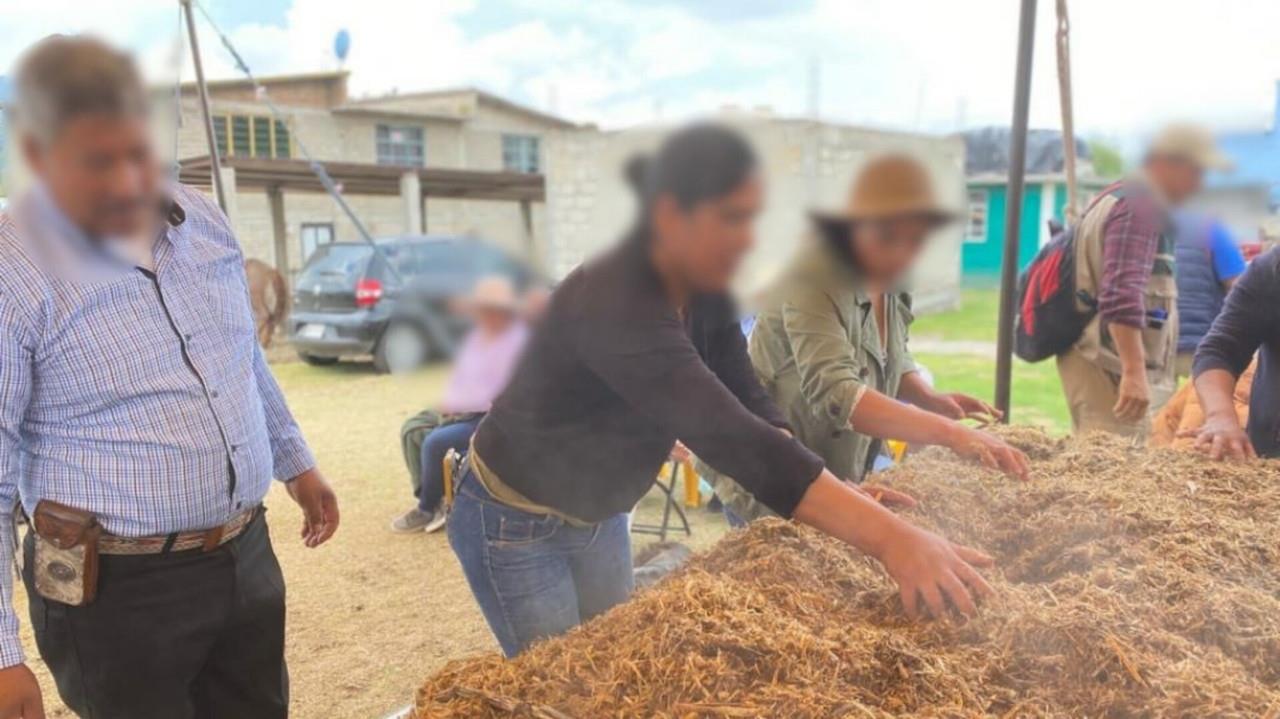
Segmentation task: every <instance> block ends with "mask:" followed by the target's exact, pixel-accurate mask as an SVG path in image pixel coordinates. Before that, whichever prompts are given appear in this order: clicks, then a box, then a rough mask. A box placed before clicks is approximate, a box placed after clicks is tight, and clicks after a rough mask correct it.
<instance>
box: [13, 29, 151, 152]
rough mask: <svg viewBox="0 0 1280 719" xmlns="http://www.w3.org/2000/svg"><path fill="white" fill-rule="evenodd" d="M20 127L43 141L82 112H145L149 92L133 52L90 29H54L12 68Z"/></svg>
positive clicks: (15, 114)
mask: <svg viewBox="0 0 1280 719" xmlns="http://www.w3.org/2000/svg"><path fill="white" fill-rule="evenodd" d="M14 89H15V94H14V102H13V104H12V106H11V107H10V111H11V113H12V116H13V119H14V120H15V124H16V125H17V127H18V128H19V129H20V130H21V131H23V132H29V133H33V134H35V135H37V136H38V137H40V138H41V139H42V140H44V141H49V140H52V139H53V138H55V137H56V136H57V134H58V132H59V131H60V130H61V129H62V128H63V127H64V126H65V125H66V123H67V122H68V121H69V120H71V119H73V118H75V117H78V116H81V115H89V114H105V115H113V116H126V115H138V116H145V115H146V114H147V113H148V111H149V98H148V92H147V88H146V85H145V83H144V82H143V80H142V75H141V73H140V72H139V71H138V66H137V64H136V63H135V62H134V59H133V56H132V55H130V54H128V53H126V52H122V51H120V50H117V49H116V48H114V47H112V46H111V45H109V44H107V43H106V42H104V41H102V40H99V39H98V38H95V37H91V36H88V35H50V36H49V37H46V38H45V39H43V40H41V41H40V42H38V43H36V44H35V45H33V46H31V48H30V49H28V50H27V51H26V52H25V53H24V54H23V55H22V58H21V59H20V60H19V61H18V65H17V69H16V71H15V73H14Z"/></svg>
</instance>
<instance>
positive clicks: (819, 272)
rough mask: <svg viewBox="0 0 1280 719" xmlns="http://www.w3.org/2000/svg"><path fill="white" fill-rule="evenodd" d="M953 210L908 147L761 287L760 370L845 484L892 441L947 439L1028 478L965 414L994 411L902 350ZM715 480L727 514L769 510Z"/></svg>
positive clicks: (755, 337) (756, 360) (804, 437)
mask: <svg viewBox="0 0 1280 719" xmlns="http://www.w3.org/2000/svg"><path fill="white" fill-rule="evenodd" d="M955 217H956V215H955V213H954V212H953V211H952V210H951V209H950V208H948V207H946V206H945V205H943V204H942V202H940V201H939V199H938V197H937V195H936V193H935V192H934V188H933V183H932V180H931V178H930V176H929V173H928V170H927V169H926V168H925V167H924V166H923V165H921V164H920V162H918V161H917V160H915V159H914V158H912V157H910V156H907V155H902V154H890V155H884V156H881V157H878V158H875V159H872V160H870V161H869V162H868V163H867V164H866V166H865V167H864V168H863V169H862V171H861V172H860V173H859V174H858V176H857V178H856V179H855V180H854V182H853V185H852V187H851V189H850V194H849V202H848V205H847V206H846V207H845V208H844V209H842V210H839V211H820V212H813V213H811V219H812V224H813V228H812V231H811V232H810V233H809V235H808V237H806V239H805V241H804V244H803V245H802V247H801V249H800V252H799V254H798V255H797V257H796V258H795V260H794V261H793V262H792V263H791V264H790V265H789V266H788V267H787V268H786V269H785V270H784V271H783V272H782V273H781V276H780V277H779V279H778V280H777V281H776V282H775V283H774V286H773V287H772V288H771V289H770V290H768V291H767V292H766V293H765V296H764V299H763V303H762V307H761V310H760V312H759V314H758V316H757V318H756V324H755V328H754V330H753V331H752V333H751V339H750V354H751V361H752V364H753V365H754V367H755V371H756V374H757V375H758V377H759V378H760V380H761V382H762V383H763V384H764V386H765V388H766V389H767V390H768V392H769V394H770V395H772V397H773V399H774V401H775V402H776V403H777V404H778V406H779V407H781V409H782V411H783V412H784V413H785V414H786V416H787V419H788V420H789V421H790V423H791V425H792V427H794V428H795V432H796V437H797V439H799V440H800V441H801V442H803V443H804V444H805V445H807V446H808V447H809V448H810V449H813V450H814V451H815V452H817V453H818V454H819V455H820V456H821V457H822V458H823V459H824V460H825V461H826V463H827V467H828V468H830V469H831V471H833V472H835V473H836V474H837V475H839V476H842V477H843V478H845V479H847V480H849V481H853V482H860V481H861V480H862V479H863V478H864V476H865V475H866V473H867V471H868V469H869V467H870V465H871V464H872V462H873V461H874V459H875V456H876V455H877V454H878V449H879V443H880V441H881V440H886V439H897V440H904V441H907V442H910V443H912V444H937V445H944V446H947V447H950V448H952V449H953V450H955V451H956V452H957V453H959V454H961V455H963V456H967V457H972V458H975V459H978V460H980V461H982V462H983V463H985V464H987V465H989V466H992V467H998V468H999V469H1001V470H1003V471H1005V472H1006V473H1008V474H1010V475H1012V476H1015V477H1020V478H1025V476H1026V474H1027V460H1026V457H1025V456H1023V454H1022V453H1021V452H1019V451H1018V450H1016V449H1014V448H1013V447H1010V446H1009V445H1007V444H1006V443H1005V442H1003V441H1001V440H1000V439H998V438H996V437H994V436H992V435H990V434H987V433H984V432H981V431H979V430H976V429H973V428H971V427H968V426H965V425H963V424H961V423H960V422H959V420H962V419H965V418H995V417H996V416H998V413H997V412H996V410H995V409H993V408H992V407H991V406H990V405H988V404H987V403H986V402H983V401H981V400H979V399H976V398H973V397H969V396H966V395H962V394H945V393H941V392H936V391H934V390H933V389H932V388H931V387H930V386H929V384H928V383H927V382H926V381H925V379H924V378H923V377H922V376H921V373H920V372H918V371H917V368H916V366H915V364H914V363H913V361H912V359H911V355H910V353H909V352H908V350H907V327H908V325H909V324H910V323H911V296H910V294H909V293H908V292H906V291H905V290H903V289H902V283H903V280H904V278H905V277H906V276H907V274H908V273H909V272H910V270H911V268H912V267H913V265H914V264H915V263H916V261H917V260H918V259H919V256H920V254H921V252H922V251H923V250H924V248H925V246H926V244H927V241H928V238H929V236H930V235H931V234H932V232H933V231H934V230H935V229H937V228H939V227H941V226H943V225H945V224H947V223H949V222H951V221H953V220H954V219H955ZM903 400H905V402H904V401H903ZM716 485H717V492H718V493H719V494H720V495H721V498H722V500H725V501H726V506H728V507H729V508H730V510H731V512H732V513H736V514H738V515H739V516H742V515H743V514H745V516H746V518H754V517H755V516H759V515H760V514H762V513H763V511H762V508H761V507H760V506H759V505H756V504H752V503H750V502H739V501H738V500H739V499H740V498H741V499H744V500H745V499H746V498H745V497H743V496H742V495H741V494H740V493H738V492H735V488H734V487H733V485H732V484H731V483H728V482H727V481H725V480H722V479H721V480H718V481H717V482H716ZM732 516H733V515H732V514H731V517H732Z"/></svg>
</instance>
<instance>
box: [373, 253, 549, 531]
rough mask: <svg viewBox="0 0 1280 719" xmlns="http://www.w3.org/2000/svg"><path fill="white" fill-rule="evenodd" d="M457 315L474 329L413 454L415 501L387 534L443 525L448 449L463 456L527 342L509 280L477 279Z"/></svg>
mask: <svg viewBox="0 0 1280 719" xmlns="http://www.w3.org/2000/svg"><path fill="white" fill-rule="evenodd" d="M457 310H458V311H459V312H461V313H462V314H464V315H467V316H469V317H470V318H471V320H472V321H473V322H474V324H475V328H474V329H472V331H471V332H470V333H469V334H468V335H467V337H466V338H465V339H464V340H463V341H462V346H461V347H460V348H459V349H458V354H457V355H456V356H455V357H454V362H453V372H452V374H450V376H449V381H448V383H447V384H446V385H445V390H444V397H443V399H442V400H441V401H440V405H439V407H437V408H436V410H434V412H433V413H434V414H435V415H436V416H437V418H438V420H437V422H436V426H435V428H434V429H432V430H431V431H430V432H428V433H427V434H426V435H425V436H423V437H422V444H421V447H420V448H419V449H418V453H419V457H420V463H419V465H418V466H419V480H420V483H419V486H418V487H416V493H417V496H418V502H417V505H416V506H415V507H413V509H410V510H409V511H408V512H405V513H404V514H403V515H401V516H399V517H397V518H396V519H395V521H393V522H392V523H391V530H392V531H393V532H399V533H412V532H427V533H431V532H435V531H437V530H439V529H440V528H441V527H443V526H444V524H445V518H446V512H445V508H444V507H443V506H441V505H442V503H443V500H444V475H443V462H444V458H445V455H447V454H448V452H449V450H451V449H452V450H454V451H456V452H465V451H466V450H467V445H468V444H469V443H470V442H471V435H472V434H474V433H475V431H476V426H477V425H479V424H480V420H481V419H483V418H484V415H485V413H486V412H488V411H489V406H490V405H492V404H493V400H494V398H495V397H497V396H498V393H499V392H501V391H502V389H503V388H504V387H506V385H507V380H509V379H510V378H511V373H512V371H513V370H514V369H515V365H516V360H517V359H519V357H520V353H521V351H523V349H524V345H525V341H526V340H527V339H528V336H529V330H528V327H527V325H526V324H525V322H524V320H523V318H522V316H521V313H522V310H523V306H522V303H521V301H520V298H519V297H518V296H517V294H516V290H515V286H514V285H512V284H511V280H509V279H507V278H506V277H502V276H499V275H492V276H489V277H484V278H481V279H480V280H479V281H477V282H476V284H475V287H474V288H472V290H471V293H470V295H468V296H467V297H466V298H464V299H462V300H461V301H460V302H459V303H458V305H457Z"/></svg>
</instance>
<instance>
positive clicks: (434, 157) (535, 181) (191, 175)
mask: <svg viewBox="0 0 1280 719" xmlns="http://www.w3.org/2000/svg"><path fill="white" fill-rule="evenodd" d="M260 83H261V84H262V85H263V87H264V88H265V89H266V93H267V95H269V97H270V99H271V101H273V102H274V103H275V104H276V105H277V106H278V107H279V108H280V109H281V111H282V114H283V118H282V119H279V120H278V119H275V118H273V117H272V115H271V113H270V111H269V109H268V107H267V104H266V102H265V98H264V97H263V96H261V95H260V94H259V93H257V92H255V89H254V87H253V86H252V85H251V84H250V83H249V82H248V81H247V80H221V81H213V82H210V83H209V84H208V88H209V95H210V103H211V113H210V114H211V115H212V118H213V127H214V135H215V138H216V142H217V146H218V150H219V156H220V158H221V160H222V165H223V176H224V184H226V186H227V194H228V198H229V202H228V211H229V214H230V215H231V218H232V222H233V223H234V225H235V228H236V230H237V232H238V234H239V236H240V240H241V243H242V244H243V246H244V248H245V252H246V254H248V255H249V256H251V257H257V258H260V259H263V260H265V261H268V262H270V263H272V264H274V265H275V266H277V267H279V268H280V269H282V270H284V271H285V272H286V274H287V275H290V276H292V275H293V274H295V273H296V272H297V271H298V270H299V269H300V268H301V267H302V264H303V263H304V262H305V261H306V258H307V256H308V255H309V254H310V252H311V251H312V250H314V249H315V247H316V246H318V245H320V244H323V243H326V242H332V241H335V240H345V241H351V240H358V239H359V234H358V232H357V231H356V229H355V227H354V226H353V225H352V223H351V222H350V221H349V220H348V219H347V217H346V215H345V214H344V213H343V212H342V211H341V209H340V208H339V207H338V205H337V204H336V203H335V202H334V201H333V199H332V198H330V197H329V196H328V195H327V194H325V193H324V192H323V191H322V190H323V188H322V187H321V185H320V183H319V182H318V181H317V180H316V179H315V177H314V174H313V173H312V172H311V170H310V168H309V167H308V166H307V164H306V162H305V161H304V160H303V153H302V151H301V147H302V144H303V143H305V147H306V149H307V151H308V152H310V154H311V155H312V156H314V157H315V158H316V159H317V160H320V161H322V162H323V163H324V165H325V167H326V168H327V169H328V171H329V173H330V174H331V175H332V176H333V178H334V180H335V181H336V182H337V183H338V185H339V186H340V187H341V189H342V194H343V197H344V199H346V201H347V202H348V203H349V204H350V205H351V207H352V209H353V210H354V211H355V213H356V215H357V216H358V217H359V218H360V220H361V221H362V222H363V223H364V224H365V226H366V228H367V229H368V230H369V232H370V233H371V234H373V235H374V236H377V237H382V236H390V235H402V234H419V233H424V232H430V233H443V234H455V235H474V236H479V237H483V238H485V239H486V240H488V241H490V242H492V243H494V244H497V245H499V246H502V247H504V248H505V249H507V250H509V251H511V252H513V253H516V254H522V255H527V256H529V257H531V258H533V259H534V260H537V259H539V258H541V257H542V256H543V255H544V254H545V251H544V249H543V245H545V242H546V217H545V212H544V210H543V202H542V200H543V197H544V183H543V174H542V173H543V164H544V159H543V158H544V156H545V150H544V138H545V136H546V135H547V134H548V133H551V132H557V131H564V130H567V129H571V128H574V127H575V126H574V125H573V124H572V123H570V122H568V121H566V120H563V119H561V118H557V117H553V116H551V115H548V114H545V113H542V112H539V111H537V110H534V109H531V108H527V107H523V106H521V105H517V104H515V103H512V102H509V101H507V100H504V99H502V98H499V97H496V96H494V95H491V94H489V93H486V92H483V91H481V90H476V89H471V88H464V89H457V90H440V91H432V92H420V93H405V94H389V95H381V96H377V97H367V98H352V97H350V96H349V95H348V92H347V73H346V72H343V71H338V72H324V73H313V74H302V75H288V76H279V77H268V78H262V79H260ZM171 94H172V93H171ZM161 101H162V102H163V101H164V98H161ZM168 102H169V103H170V104H173V101H172V99H170V100H168ZM176 105H177V111H176V112H170V113H163V112H162V113H158V118H159V119H158V124H165V123H168V126H167V127H158V128H157V132H159V133H160V136H161V137H162V138H166V137H173V138H175V143H174V145H175V148H176V149H175V154H176V157H177V158H178V160H179V161H180V164H181V168H182V169H181V177H182V179H183V181H184V182H189V183H192V184H196V185H201V186H205V187H208V186H210V172H209V164H210V163H209V152H208V144H207V142H206V136H205V128H204V125H203V120H202V117H201V115H200V109H199V101H198V96H197V93H196V90H195V87H194V85H185V86H183V87H182V88H181V93H180V100H179V101H178V102H177V103H176ZM166 116H167V117H166ZM175 123H176V127H175V126H174V124H175Z"/></svg>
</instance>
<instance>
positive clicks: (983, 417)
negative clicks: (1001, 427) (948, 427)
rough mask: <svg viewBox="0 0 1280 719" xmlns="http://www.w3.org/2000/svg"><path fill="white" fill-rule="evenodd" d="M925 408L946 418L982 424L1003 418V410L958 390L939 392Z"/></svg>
mask: <svg viewBox="0 0 1280 719" xmlns="http://www.w3.org/2000/svg"><path fill="white" fill-rule="evenodd" d="M927 409H929V410H930V411H932V412H933V413H934V414H940V415H942V416H943V417H946V418H948V419H955V420H961V419H972V420H976V421H978V422H982V423H984V424H990V423H992V422H998V421H1000V420H1001V419H1003V418H1004V412H1001V411H1000V410H998V409H996V408H995V407H993V406H992V405H990V404H988V403H986V402H984V401H982V400H980V399H978V398H977V397H972V396H970V395H967V394H963V393H960V392H949V393H939V394H938V395H936V397H935V399H934V402H933V406H931V407H928V408H927Z"/></svg>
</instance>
